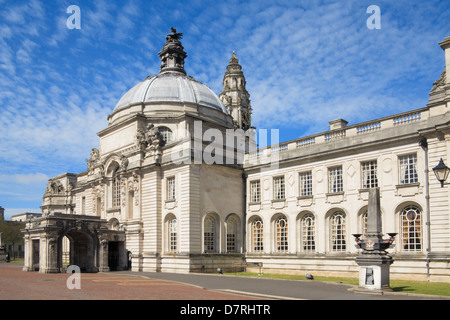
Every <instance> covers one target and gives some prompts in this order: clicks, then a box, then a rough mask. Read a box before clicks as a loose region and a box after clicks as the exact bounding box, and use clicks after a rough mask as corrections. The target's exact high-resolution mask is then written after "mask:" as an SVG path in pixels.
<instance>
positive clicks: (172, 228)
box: [168, 217, 178, 252]
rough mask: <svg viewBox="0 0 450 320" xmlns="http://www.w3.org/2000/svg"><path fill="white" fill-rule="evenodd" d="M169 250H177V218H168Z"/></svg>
mask: <svg viewBox="0 0 450 320" xmlns="http://www.w3.org/2000/svg"><path fill="white" fill-rule="evenodd" d="M168 227H169V228H168V229H169V251H172V252H174V251H177V241H178V222H177V218H175V217H174V218H172V219H170V220H169V225H168Z"/></svg>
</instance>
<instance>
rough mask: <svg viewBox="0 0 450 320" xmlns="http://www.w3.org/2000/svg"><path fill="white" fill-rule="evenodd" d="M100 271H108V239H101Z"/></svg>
mask: <svg viewBox="0 0 450 320" xmlns="http://www.w3.org/2000/svg"><path fill="white" fill-rule="evenodd" d="M98 271H99V272H108V271H109V265H108V240H106V239H100V248H99V254H98Z"/></svg>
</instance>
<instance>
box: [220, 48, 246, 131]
mask: <svg viewBox="0 0 450 320" xmlns="http://www.w3.org/2000/svg"><path fill="white" fill-rule="evenodd" d="M245 84H246V81H245V76H244V72H242V66H241V65H240V64H239V59H238V58H236V52H234V51H233V54H232V56H231V58H230V64H229V65H228V66H227V71H226V72H225V75H224V77H223V90H222V92H221V93H220V95H219V98H220V99H221V100H222V102H223V104H224V105H225V107H226V108H227V110H228V113H229V114H230V115H231V117H232V118H233V122H234V125H235V127H236V128H241V129H243V130H248V129H249V128H250V127H251V114H252V108H251V105H250V94H249V93H248V92H247V89H246V88H245Z"/></svg>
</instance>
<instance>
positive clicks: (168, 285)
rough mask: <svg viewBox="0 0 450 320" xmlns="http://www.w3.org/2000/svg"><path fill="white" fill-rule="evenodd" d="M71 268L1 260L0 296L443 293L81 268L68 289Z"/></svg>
mask: <svg viewBox="0 0 450 320" xmlns="http://www.w3.org/2000/svg"><path fill="white" fill-rule="evenodd" d="M69 277H70V275H69V274H64V273H63V274H61V273H57V274H42V273H38V272H23V271H22V266H21V265H16V264H5V263H2V264H0V300H252V299H257V300H423V299H437V298H441V297H433V296H420V295H406V294H385V295H382V296H379V295H370V294H361V293H355V292H353V291H352V290H349V288H351V286H348V285H342V284H335V283H325V282H318V281H288V280H274V279H262V278H259V279H258V278H248V277H234V276H226V275H212V274H172V273H154V272H139V273H137V272H130V271H121V272H106V273H82V274H80V277H81V278H80V279H81V280H80V289H68V287H67V282H68V279H69Z"/></svg>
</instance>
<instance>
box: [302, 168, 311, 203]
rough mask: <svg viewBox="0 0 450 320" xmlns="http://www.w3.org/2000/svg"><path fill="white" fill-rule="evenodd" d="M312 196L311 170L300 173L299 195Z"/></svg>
mask: <svg viewBox="0 0 450 320" xmlns="http://www.w3.org/2000/svg"><path fill="white" fill-rule="evenodd" d="M308 196H312V173H311V171H308V172H303V173H300V197H308Z"/></svg>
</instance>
